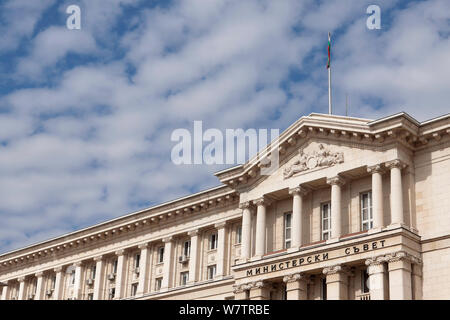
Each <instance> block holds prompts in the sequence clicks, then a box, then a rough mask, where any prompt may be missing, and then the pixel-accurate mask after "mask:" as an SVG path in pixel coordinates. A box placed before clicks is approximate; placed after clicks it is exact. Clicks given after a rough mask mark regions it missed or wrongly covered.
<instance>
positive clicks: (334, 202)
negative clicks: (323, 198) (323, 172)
mask: <svg viewBox="0 0 450 320" xmlns="http://www.w3.org/2000/svg"><path fill="white" fill-rule="evenodd" d="M327 183H328V184H329V185H331V238H335V239H339V237H340V236H341V235H342V222H341V220H342V217H341V193H342V191H341V187H342V186H343V185H344V183H345V180H344V179H342V178H341V177H339V176H336V177H333V178H329V179H327Z"/></svg>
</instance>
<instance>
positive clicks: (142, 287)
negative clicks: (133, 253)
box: [136, 243, 150, 296]
mask: <svg viewBox="0 0 450 320" xmlns="http://www.w3.org/2000/svg"><path fill="white" fill-rule="evenodd" d="M138 248H139V249H140V250H141V253H140V255H141V258H140V259H141V260H140V262H139V284H138V287H137V292H136V295H137V296H142V295H143V294H144V293H146V292H147V289H148V283H149V281H150V272H149V267H150V263H149V257H150V248H149V245H148V243H143V244H141V245H139V246H138Z"/></svg>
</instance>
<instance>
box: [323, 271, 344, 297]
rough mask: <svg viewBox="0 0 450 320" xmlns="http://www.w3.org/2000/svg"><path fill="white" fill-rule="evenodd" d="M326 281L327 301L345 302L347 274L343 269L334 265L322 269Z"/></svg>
mask: <svg viewBox="0 0 450 320" xmlns="http://www.w3.org/2000/svg"><path fill="white" fill-rule="evenodd" d="M323 274H324V275H326V277H327V278H326V281H327V300H347V298H348V273H347V270H346V268H345V267H343V266H341V265H335V266H331V267H326V268H324V269H323Z"/></svg>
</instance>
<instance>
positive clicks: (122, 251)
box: [114, 249, 125, 257]
mask: <svg viewBox="0 0 450 320" xmlns="http://www.w3.org/2000/svg"><path fill="white" fill-rule="evenodd" d="M114 254H115V255H116V256H118V257H120V256H123V255H124V254H125V250H124V249H120V250H117V251H116V252H114Z"/></svg>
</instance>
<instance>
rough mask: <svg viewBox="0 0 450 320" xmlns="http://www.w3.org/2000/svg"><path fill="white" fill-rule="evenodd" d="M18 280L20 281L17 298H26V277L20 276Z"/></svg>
mask: <svg viewBox="0 0 450 320" xmlns="http://www.w3.org/2000/svg"><path fill="white" fill-rule="evenodd" d="M17 281H19V294H18V295H17V300H25V294H26V292H25V291H26V290H25V284H26V283H25V277H20V278H18V279H17Z"/></svg>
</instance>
